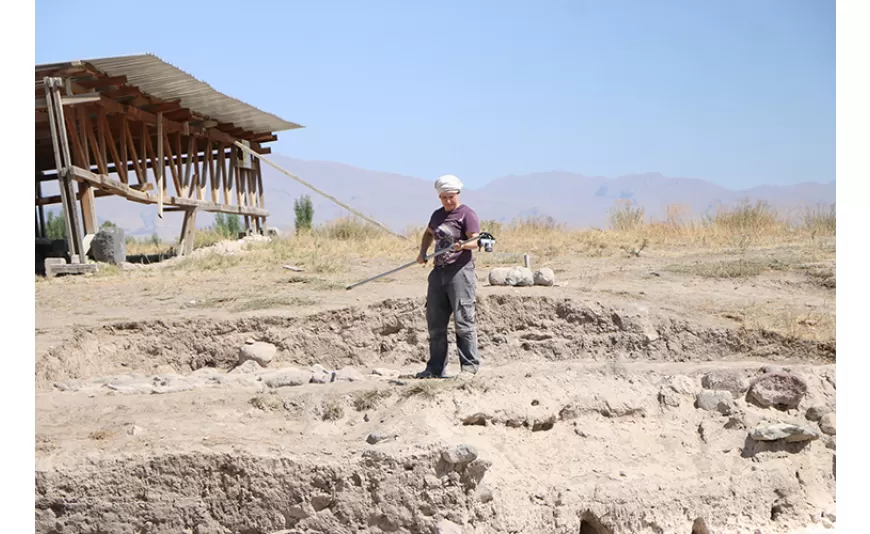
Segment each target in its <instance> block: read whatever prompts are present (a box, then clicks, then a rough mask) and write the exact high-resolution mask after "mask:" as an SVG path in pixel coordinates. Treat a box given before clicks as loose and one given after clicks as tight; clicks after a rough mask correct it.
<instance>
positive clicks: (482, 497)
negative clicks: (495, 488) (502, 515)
mask: <svg viewBox="0 0 870 534" xmlns="http://www.w3.org/2000/svg"><path fill="white" fill-rule="evenodd" d="M475 496H476V497H477V500H479V501H480V502H482V503H488V502H490V501H492V499H493V494H492V489H491V488H490V487H489V486H487V485H485V484H481V485H480V486H478V487H477V490H476V491H475Z"/></svg>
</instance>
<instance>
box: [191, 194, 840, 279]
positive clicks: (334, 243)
mask: <svg viewBox="0 0 870 534" xmlns="http://www.w3.org/2000/svg"><path fill="white" fill-rule="evenodd" d="M481 226H482V229H483V230H485V231H489V232H491V233H492V234H493V235H494V236H495V238H496V241H497V242H496V245H495V250H494V252H492V253H486V252H479V253H477V255H476V258H477V259H476V261H477V263H478V264H479V265H480V266H482V267H484V268H486V267H492V266H498V265H518V264H522V259H523V255H524V254H529V255H531V256H532V260H533V262H534V263H535V264H537V265H540V264H544V263H546V262H548V261H550V260H553V259H555V258H558V257H571V256H585V257H607V256H616V255H620V256H625V255H626V254H627V255H628V257H637V256H641V255H652V254H657V253H661V252H662V251H667V250H670V249H674V250H682V251H685V250H699V251H700V250H703V251H713V252H734V253H741V254H745V253H746V252H747V251H751V250H762V249H764V248H765V247H772V246H782V245H801V246H807V245H811V246H813V247H816V248H817V249H818V250H819V251H820V252H822V253H824V254H827V255H828V256H830V254H832V253H833V252H834V243H833V239H832V238H833V237H835V236H836V214H835V212H834V209H833V207H831V208H830V209H821V208H818V209H814V210H810V211H807V212H806V214H805V215H804V216H803V217H797V218H795V217H787V216H785V215H782V214H780V213H778V212H777V211H776V210H774V209H773V208H772V207H771V206H770V205H768V204H766V203H764V202H756V203H749V202H744V203H742V204H739V205H737V206H734V207H730V208H720V209H717V210H715V211H712V212H710V213H707V214H704V215H703V216H700V217H698V216H692V214H691V213H690V212H689V210H688V209H687V208H686V207H685V206H680V205H672V206H668V207H667V209H666V210H665V216H664V218H663V219H662V220H648V218H647V217H646V215H645V210H644V209H643V208H642V207H639V206H635V205H631V204H628V203H625V202H623V203H621V204H619V205H617V207H616V208H615V209H614V211H613V212H612V213H611V224H610V228H608V229H597V228H596V229H576V230H575V229H570V228H567V227H565V226H564V225H562V224H559V223H558V222H556V221H555V220H553V219H551V218H548V217H529V218H522V219H516V220H513V221H511V222H509V223H504V222H499V221H492V220H488V221H483V222H482V224H481ZM198 235H199V234H198ZM422 235H423V228H422V227H417V228H409V229H408V230H407V231H406V232H405V234H404V236H405V238H406V239H401V238H397V237H395V236H393V235H390V234H388V233H386V232H384V231H383V230H381V229H379V228H377V227H375V226H374V225H371V224H369V223H367V222H365V221H362V220H359V219H355V218H345V219H339V220H335V221H331V222H329V223H326V224H323V225H321V226H318V227H315V228H314V229H313V230H311V231H306V232H301V233H299V234H298V235H290V236H282V237H278V238H274V239H272V240H271V241H269V242H264V243H251V244H249V245H248V246H247V250H248V252H247V253H245V254H243V255H240V256H223V255H219V254H215V255H204V256H202V257H192V258H185V259H182V260H180V261H179V262H178V264H177V265H175V266H174V268H176V269H183V270H214V269H226V268H231V267H235V266H237V265H239V264H242V263H244V264H246V265H262V266H269V267H272V266H274V265H276V264H282V263H289V264H293V265H297V266H299V267H301V268H303V269H304V270H305V272H306V274H321V275H331V274H337V273H343V272H346V271H347V270H348V269H349V268H350V266H352V265H355V264H358V263H359V262H360V261H361V260H366V259H372V258H377V259H379V260H384V261H391V262H397V263H400V262H408V261H412V260H413V259H414V258H415V257H416V255H417V252H418V249H419V244H420V238H421V236H422ZM218 237H219V236H218V235H217V234H215V235H211V234H206V233H204V234H203V235H202V236H201V238H200V241H199V243H201V244H203V245H204V244H207V243H211V242H213V241H214V240H216V239H218ZM431 251H432V249H431V248H430V252H431ZM824 254H823V255H824ZM688 269H690V270H691V269H692V268H691V267H689V268H688ZM704 269H705V270H706V271H707V272H708V274H709V275H711V276H724V277H739V276H751V275H752V273H757V272H761V271H763V267H762V266H759V265H756V264H755V263H753V262H748V263H747V262H744V263H737V264H730V263H728V264H722V265H718V266H713V267H706V268H704ZM294 280H295V281H296V282H299V283H312V284H317V283H318V282H305V281H303V280H302V278H301V277H299V278H295V279H294ZM328 285H329V284H326V286H328Z"/></svg>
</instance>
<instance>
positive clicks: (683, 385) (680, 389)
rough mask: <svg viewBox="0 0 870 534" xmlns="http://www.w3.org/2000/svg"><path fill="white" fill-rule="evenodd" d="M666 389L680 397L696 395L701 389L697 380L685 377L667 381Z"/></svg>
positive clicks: (676, 377) (679, 376) (674, 377)
mask: <svg viewBox="0 0 870 534" xmlns="http://www.w3.org/2000/svg"><path fill="white" fill-rule="evenodd" d="M667 384H668V387H669V388H670V389H671V390H673V391H675V392H677V393H679V394H680V395H697V394H698V392H699V391H700V390H701V388H700V387H699V386H698V382H697V380H693V379H691V378H689V377H688V376H686V375H678V376H673V377H671V378H670V379H668V381H667Z"/></svg>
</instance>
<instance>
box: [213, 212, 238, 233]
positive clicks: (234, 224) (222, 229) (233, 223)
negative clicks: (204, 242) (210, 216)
mask: <svg viewBox="0 0 870 534" xmlns="http://www.w3.org/2000/svg"><path fill="white" fill-rule="evenodd" d="M214 229H215V231H216V232H217V233H219V234H221V235H222V236H224V237H230V238H236V237H238V235H239V232H241V231H242V221H241V219H240V218H239V216H238V215H237V214H235V213H218V214H217V215H215V217H214Z"/></svg>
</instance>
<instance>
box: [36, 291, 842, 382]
mask: <svg viewBox="0 0 870 534" xmlns="http://www.w3.org/2000/svg"><path fill="white" fill-rule="evenodd" d="M424 310H425V301H424V300H423V299H397V300H386V301H384V302H381V303H379V304H376V305H373V306H370V307H368V308H346V309H341V310H336V311H327V312H323V313H318V314H314V315H310V316H306V317H302V318H286V317H255V318H240V319H237V320H234V321H215V320H210V319H194V320H189V321H173V322H169V321H137V322H125V323H116V324H112V325H107V326H103V327H99V328H91V329H82V330H78V331H76V332H75V333H74V335H73V337H72V339H70V340H69V341H68V342H67V343H65V344H63V345H62V346H59V347H55V348H52V349H51V350H49V351H48V352H47V353H45V354H42V355H39V356H38V362H37V385H38V386H39V387H45V386H47V385H50V384H51V383H52V382H55V381H59V380H65V379H69V378H82V377H87V376H101V375H110V374H117V373H124V372H130V371H145V372H150V371H153V370H154V369H159V368H160V367H161V366H170V367H172V368H173V369H174V370H175V371H176V372H182V373H183V372H189V371H192V370H196V369H199V368H201V367H218V368H229V367H231V366H232V365H234V364H235V362H236V361H237V358H238V348H239V347H240V346H241V345H242V344H244V342H245V340H246V339H248V338H254V339H256V340H259V341H266V342H269V343H272V344H274V345H276V346H277V347H278V349H279V353H278V356H277V358H276V362H277V363H279V364H280V363H281V362H285V363H293V364H299V365H309V364H314V363H320V364H322V365H325V366H327V367H332V368H340V367H343V366H346V365H353V366H373V365H381V364H386V365H406V364H409V363H414V362H420V363H422V362H425V360H426V357H427V354H428V346H427V339H428V334H427V329H426V320H425V312H424ZM477 322H478V328H479V334H478V340H479V346H480V353H481V358H482V359H483V360H484V361H488V362H492V363H499V362H505V361H510V360H518V359H523V360H529V359H536V358H537V359H543V360H550V361H558V360H569V359H584V360H640V359H643V360H650V361H714V360H726V359H763V360H769V361H797V360H803V361H815V362H826V363H831V362H833V361H834V360H835V358H836V346H835V344H834V343H831V342H825V343H819V342H812V341H805V340H799V339H792V338H787V337H784V336H782V335H779V334H775V333H772V332H765V331H747V330H739V329H726V328H709V327H704V326H699V325H697V324H692V323H690V322H689V321H686V320H684V319H678V318H673V317H667V316H655V315H651V314H650V313H649V312H648V311H647V310H646V309H644V308H642V307H639V306H638V307H635V308H633V309H614V308H609V307H605V306H602V305H599V304H594V305H587V304H582V303H578V302H576V301H572V300H568V299H553V298H546V297H517V296H505V295H495V296H488V297H485V298H478V306H477ZM451 324H452V323H451ZM451 328H452V326H451ZM451 338H452V334H451ZM451 342H452V341H451Z"/></svg>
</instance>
